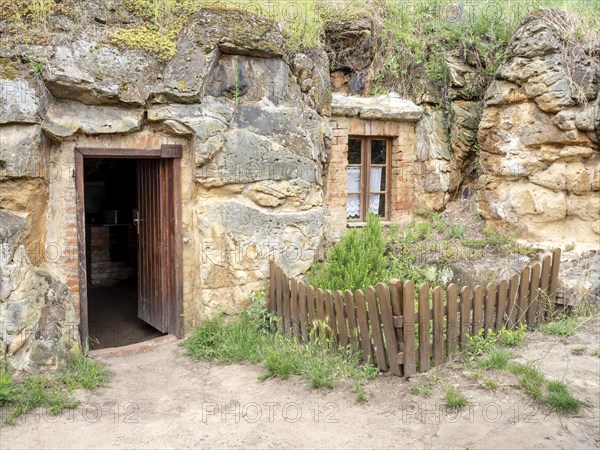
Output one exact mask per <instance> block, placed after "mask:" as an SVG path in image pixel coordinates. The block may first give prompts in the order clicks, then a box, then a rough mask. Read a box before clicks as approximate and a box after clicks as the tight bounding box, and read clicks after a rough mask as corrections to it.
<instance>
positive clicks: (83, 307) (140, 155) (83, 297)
mask: <svg viewBox="0 0 600 450" xmlns="http://www.w3.org/2000/svg"><path fill="white" fill-rule="evenodd" d="M182 153H183V150H182V146H181V145H170V144H168V145H167V144H163V145H161V146H160V148H158V149H139V148H96V147H75V204H76V216H77V218H76V222H77V248H78V263H79V334H80V336H81V341H82V342H83V343H84V342H87V339H88V337H89V322H88V320H89V317H88V298H87V266H86V263H87V261H86V242H85V192H84V188H85V185H84V182H85V179H84V178H85V177H84V160H85V159H102V158H107V159H161V158H169V159H173V179H174V183H173V200H174V205H173V209H174V211H173V212H174V215H175V217H174V219H175V227H174V228H175V249H174V251H175V261H173V270H174V272H175V273H174V275H175V292H176V297H175V316H176V318H175V320H176V331H175V335H176V336H177V337H178V338H181V337H183V259H182V256H183V253H182V251H183V249H182V240H181V236H182V231H181V208H182V205H181V156H182Z"/></svg>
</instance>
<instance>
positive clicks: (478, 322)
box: [473, 285, 483, 335]
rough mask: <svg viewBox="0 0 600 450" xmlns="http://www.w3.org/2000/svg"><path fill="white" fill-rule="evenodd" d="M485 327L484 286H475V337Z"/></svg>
mask: <svg viewBox="0 0 600 450" xmlns="http://www.w3.org/2000/svg"><path fill="white" fill-rule="evenodd" d="M482 327H483V286H480V285H477V286H475V291H474V292H473V335H476V334H477V333H479V330H481V328H482Z"/></svg>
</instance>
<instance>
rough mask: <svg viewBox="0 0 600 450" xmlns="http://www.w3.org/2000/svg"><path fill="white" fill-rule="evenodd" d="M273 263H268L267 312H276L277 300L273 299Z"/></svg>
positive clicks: (274, 268) (274, 266) (274, 267)
mask: <svg viewBox="0 0 600 450" xmlns="http://www.w3.org/2000/svg"><path fill="white" fill-rule="evenodd" d="M275 270H276V265H275V261H273V260H271V262H270V263H269V302H268V303H267V305H268V308H269V311H271V312H275V311H276V310H277V300H276V299H275Z"/></svg>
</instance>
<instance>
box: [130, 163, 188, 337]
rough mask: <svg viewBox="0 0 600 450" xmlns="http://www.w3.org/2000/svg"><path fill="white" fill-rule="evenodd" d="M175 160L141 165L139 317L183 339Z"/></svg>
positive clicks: (139, 178)
mask: <svg viewBox="0 0 600 450" xmlns="http://www.w3.org/2000/svg"><path fill="white" fill-rule="evenodd" d="M178 165H179V161H178V160H174V159H140V160H138V161H137V204H138V213H137V218H136V223H137V230H138V317H139V318H140V319H142V320H143V321H145V322H147V323H149V324H150V325H152V326H153V327H154V328H156V329H157V330H159V331H162V332H163V333H170V334H176V335H179V334H180V333H179V327H178V318H179V316H180V314H179V311H178V305H179V303H180V302H179V300H180V299H179V296H180V295H181V286H180V284H179V283H180V280H179V279H178V278H179V277H178V276H177V274H178V273H179V267H178V265H179V264H180V262H179V259H180V258H179V256H180V255H179V250H178V246H177V229H178V226H179V223H178V216H179V214H178V208H177V205H176V202H175V199H176V198H177V197H178V195H177V192H178V190H177V187H178V184H179V183H178V180H177V179H176V169H177V168H178Z"/></svg>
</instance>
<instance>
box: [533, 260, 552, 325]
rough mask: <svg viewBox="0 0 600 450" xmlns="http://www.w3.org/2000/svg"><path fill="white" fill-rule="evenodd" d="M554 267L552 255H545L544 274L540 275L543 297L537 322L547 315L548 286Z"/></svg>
mask: <svg viewBox="0 0 600 450" xmlns="http://www.w3.org/2000/svg"><path fill="white" fill-rule="evenodd" d="M551 269H552V257H551V256H550V255H546V256H544V259H543V262H542V274H541V276H540V289H541V290H542V293H541V295H542V297H541V298H540V301H539V302H538V310H537V313H536V323H540V322H541V321H542V319H543V318H544V316H545V315H546V310H547V309H548V288H549V286H550V274H551V273H550V271H551Z"/></svg>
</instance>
